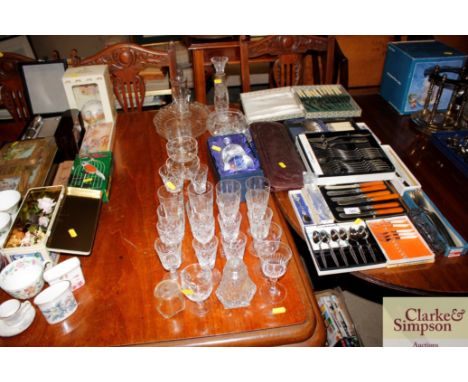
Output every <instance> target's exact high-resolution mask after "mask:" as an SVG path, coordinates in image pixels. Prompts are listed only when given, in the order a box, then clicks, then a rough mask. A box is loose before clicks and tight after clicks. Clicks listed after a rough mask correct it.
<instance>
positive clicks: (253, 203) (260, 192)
mask: <svg viewBox="0 0 468 382" xmlns="http://www.w3.org/2000/svg"><path fill="white" fill-rule="evenodd" d="M245 187H246V193H245V200H246V201H247V208H248V211H249V213H250V214H251V215H252V216H257V215H263V214H264V212H265V210H266V208H267V206H268V200H269V198H270V181H269V180H268V179H267V178H265V177H263V176H252V177H250V178H248V179H247V180H246V181H245Z"/></svg>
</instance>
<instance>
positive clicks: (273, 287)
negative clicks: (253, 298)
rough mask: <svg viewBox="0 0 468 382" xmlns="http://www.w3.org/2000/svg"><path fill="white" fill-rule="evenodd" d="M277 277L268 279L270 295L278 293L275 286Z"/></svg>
mask: <svg viewBox="0 0 468 382" xmlns="http://www.w3.org/2000/svg"><path fill="white" fill-rule="evenodd" d="M277 281H278V279H277V278H274V279H270V293H271V295H272V296H276V295H277V294H278V288H277V287H276V283H277Z"/></svg>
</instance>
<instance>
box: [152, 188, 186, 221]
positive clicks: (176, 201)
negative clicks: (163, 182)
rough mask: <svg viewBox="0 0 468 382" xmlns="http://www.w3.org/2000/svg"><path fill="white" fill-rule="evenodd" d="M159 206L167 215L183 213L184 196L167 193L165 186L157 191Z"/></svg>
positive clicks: (176, 193) (177, 193) (180, 193)
mask: <svg viewBox="0 0 468 382" xmlns="http://www.w3.org/2000/svg"><path fill="white" fill-rule="evenodd" d="M157 195H158V199H159V204H160V205H162V207H163V208H164V210H165V211H166V213H167V214H168V215H178V214H179V213H181V212H182V213H183V211H184V194H183V193H182V192H169V191H168V190H167V189H166V187H165V186H161V187H159V188H158V190H157Z"/></svg>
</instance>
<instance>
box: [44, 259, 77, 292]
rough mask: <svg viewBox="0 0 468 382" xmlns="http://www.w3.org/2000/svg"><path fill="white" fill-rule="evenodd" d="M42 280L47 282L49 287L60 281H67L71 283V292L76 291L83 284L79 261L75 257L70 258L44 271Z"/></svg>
mask: <svg viewBox="0 0 468 382" xmlns="http://www.w3.org/2000/svg"><path fill="white" fill-rule="evenodd" d="M44 280H45V281H47V282H48V283H49V285H52V284H55V283H57V282H59V281H62V280H68V281H70V282H71V287H72V290H76V289H78V288H79V287H81V286H83V285H84V284H85V279H84V277H83V271H82V270H81V266H80V260H79V259H78V258H77V257H72V258H70V259H68V260H65V261H62V262H61V263H59V264H57V265H56V266H55V267H52V268H50V269H48V270H47V271H45V272H44Z"/></svg>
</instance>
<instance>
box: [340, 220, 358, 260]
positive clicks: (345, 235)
mask: <svg viewBox="0 0 468 382" xmlns="http://www.w3.org/2000/svg"><path fill="white" fill-rule="evenodd" d="M338 235H339V236H340V239H341V240H344V241H346V242H347V243H348V244H349V253H350V254H351V256H352V257H353V260H354V262H355V263H356V264H359V261H358V259H357V256H356V252H354V249H353V247H352V246H351V243H349V235H348V232H347V231H346V230H345V229H344V228H340V229H339V231H338Z"/></svg>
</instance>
